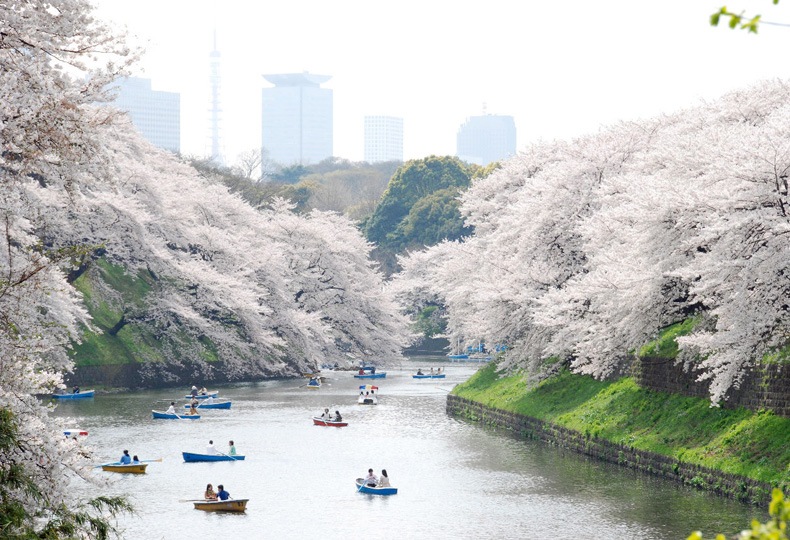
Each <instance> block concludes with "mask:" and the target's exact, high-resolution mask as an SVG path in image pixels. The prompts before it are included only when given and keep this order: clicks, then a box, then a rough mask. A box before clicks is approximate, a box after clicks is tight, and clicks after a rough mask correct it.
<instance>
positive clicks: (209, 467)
mask: <svg viewBox="0 0 790 540" xmlns="http://www.w3.org/2000/svg"><path fill="white" fill-rule="evenodd" d="M426 362H427V361H426V360H425V359H421V360H416V361H409V362H404V364H403V365H402V366H401V368H400V369H393V368H390V367H388V368H387V372H388V375H387V378H386V379H382V380H378V381H376V383H377V385H378V386H379V387H380V401H379V405H376V406H360V405H357V404H356V395H357V387H358V385H359V380H358V379H354V378H353V373H351V372H340V373H336V374H332V375H330V378H329V380H328V381H327V382H326V383H325V384H324V385H323V386H322V387H321V389H320V390H315V391H310V390H306V389H304V388H300V385H301V384H303V381H301V380H295V381H267V382H263V383H249V384H235V385H226V386H222V387H220V388H218V389H219V390H220V397H222V398H226V399H231V400H232V401H233V407H232V408H231V409H230V410H213V411H204V412H203V418H201V420H199V421H195V422H186V421H167V420H152V419H151V416H150V414H151V413H150V411H151V409H162V408H165V407H166V405H167V404H168V403H169V401H170V400H171V399H175V398H178V397H180V396H183V394H184V391H183V389H173V390H170V391H167V390H156V391H145V392H137V393H131V394H121V395H98V396H97V397H96V398H95V399H94V400H92V401H91V402H80V403H77V402H74V403H64V404H61V406H59V407H58V409H57V411H56V414H58V415H61V416H64V417H69V418H70V422H72V423H73V425H79V426H80V427H82V428H86V429H88V430H89V431H90V435H89V437H88V443H89V444H90V445H91V446H92V447H93V448H94V449H95V450H96V454H97V462H101V461H107V460H114V459H117V457H118V456H119V455H120V452H121V450H123V449H124V448H127V449H129V450H130V452H131V453H133V454H138V455H140V457H141V458H142V459H156V458H159V457H163V458H164V461H163V462H162V463H152V464H151V465H150V466H149V467H148V474H146V475H144V476H140V477H131V476H129V477H125V476H120V475H116V476H110V475H109V474H108V473H101V472H96V473H95V474H97V475H104V476H103V477H104V478H109V479H110V481H111V487H110V490H111V491H112V492H113V493H126V494H129V495H130V496H131V497H132V499H133V502H134V503H135V504H136V506H137V507H138V511H139V513H138V514H137V515H136V516H134V517H125V518H124V519H123V521H122V525H123V527H124V528H125V529H126V537H127V538H135V539H137V538H144V539H149V538H150V539H158V538H175V537H176V536H183V535H184V534H199V535H201V536H210V537H219V536H228V535H232V536H233V537H234V539H236V540H239V539H246V538H250V539H257V538H283V537H286V536H288V537H290V536H294V535H297V536H298V537H300V538H354V537H359V536H369V535H374V536H376V537H377V538H557V539H574V540H579V539H600V538H629V539H667V538H685V537H686V536H687V535H688V533H689V532H690V531H691V530H693V529H695V528H701V529H703V531H705V532H707V533H708V534H710V533H712V532H714V531H722V532H734V531H737V530H739V529H740V528H742V527H744V526H745V525H746V524H748V522H749V520H750V519H751V517H752V516H753V515H754V514H759V512H757V511H756V510H755V509H753V508H750V507H747V506H744V505H741V504H739V503H736V502H733V501H728V500H723V499H719V498H716V497H713V496H712V495H709V494H704V493H701V492H696V491H691V490H688V489H685V488H683V487H680V486H677V485H675V484H672V483H668V482H663V481H660V480H657V479H654V478H651V477H647V476H644V475H641V474H637V473H634V472H632V471H626V470H622V469H620V468H617V467H614V466H610V465H606V464H602V463H600V462H596V461H592V460H590V459H588V458H585V457H583V456H578V455H576V454H569V453H563V452H562V451H561V450H558V449H556V448H552V447H546V446H543V445H541V444H540V443H536V442H529V441H526V442H525V441H519V440H515V439H513V438H511V437H509V436H506V435H503V434H501V433H496V432H493V431H490V430H487V429H484V428H481V427H479V426H477V425H474V424H469V423H467V422H465V421H459V420H456V419H452V418H448V417H447V416H446V415H445V413H444V407H445V399H446V395H447V391H448V390H449V389H450V388H452V386H453V385H455V384H457V383H458V382H461V381H463V380H465V379H467V378H468V377H469V376H470V375H471V374H472V373H474V371H475V370H476V369H477V368H478V367H479V365H477V364H449V365H447V378H446V379H444V380H440V381H437V380H430V379H428V380H415V379H412V378H411V374H412V373H413V372H415V371H416V368H417V367H423V368H425V367H426V365H427V363H426ZM176 402H177V403H178V404H183V403H184V400H183V399H180V400H176ZM324 407H330V408H331V410H336V409H339V410H340V411H341V413H342V414H343V417H344V419H345V420H347V421H348V422H349V426H348V427H345V428H340V429H338V428H326V427H319V426H314V425H312V422H311V417H312V416H313V415H316V414H319V413H320V412H321V411H322V410H323V408H324ZM209 439H213V440H214V442H215V443H216V445H217V447H218V448H220V449H224V448H225V447H226V445H227V441H228V440H231V439H233V440H234V441H235V443H236V446H237V448H238V451H239V453H241V454H245V455H246V460H245V461H244V462H236V463H234V462H219V463H183V460H182V459H181V454H180V453H181V452H182V451H202V450H203V449H204V448H205V446H206V444H207V442H208V440H209ZM369 467H373V468H374V469H376V472H377V473H378V472H379V471H380V470H381V469H382V468H386V469H387V471H388V472H389V475H390V478H391V481H392V484H393V485H394V486H395V487H398V488H399V493H398V495H395V496H392V497H380V496H374V495H365V494H360V493H357V492H356V488H355V485H354V479H355V478H357V477H359V476H362V475H363V474H364V473H365V471H367V469H368V468H369ZM209 482H211V483H212V484H214V485H215V486H216V485H217V484H224V485H225V487H226V489H227V490H228V491H229V492H230V493H231V495H232V496H233V497H237V498H249V499H250V502H249V505H248V507H247V508H248V509H247V513H246V515H217V514H211V513H204V512H200V511H197V510H193V509H192V505H191V504H188V503H179V502H178V501H179V500H184V499H191V498H194V497H198V496H200V494H202V491H203V489H205V486H206V484H207V483H209ZM78 489H81V490H84V489H85V488H84V487H79V488H78ZM758 517H762V516H761V515H759V516H758Z"/></svg>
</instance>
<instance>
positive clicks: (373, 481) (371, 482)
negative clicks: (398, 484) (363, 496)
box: [363, 469, 379, 487]
mask: <svg viewBox="0 0 790 540" xmlns="http://www.w3.org/2000/svg"><path fill="white" fill-rule="evenodd" d="M363 483H364V484H365V485H366V486H368V487H376V486H377V485H378V483H379V477H378V476H376V473H374V472H373V469H368V475H367V476H366V477H365V479H364V480H363Z"/></svg>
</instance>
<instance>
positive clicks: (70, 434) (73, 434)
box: [63, 429, 88, 437]
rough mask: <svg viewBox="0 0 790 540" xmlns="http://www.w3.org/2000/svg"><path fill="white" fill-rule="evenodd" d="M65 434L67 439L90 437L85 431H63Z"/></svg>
mask: <svg viewBox="0 0 790 540" xmlns="http://www.w3.org/2000/svg"><path fill="white" fill-rule="evenodd" d="M63 434H64V435H65V436H66V437H77V436H81V437H87V436H88V432H87V431H85V430H84V429H66V430H64V431H63Z"/></svg>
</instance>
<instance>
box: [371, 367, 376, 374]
mask: <svg viewBox="0 0 790 540" xmlns="http://www.w3.org/2000/svg"><path fill="white" fill-rule="evenodd" d="M374 373H376V366H370V374H371V375H373V374H374Z"/></svg>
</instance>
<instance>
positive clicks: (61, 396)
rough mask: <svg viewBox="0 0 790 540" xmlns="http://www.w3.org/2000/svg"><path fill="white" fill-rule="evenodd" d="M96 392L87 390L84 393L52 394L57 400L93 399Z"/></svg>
mask: <svg viewBox="0 0 790 540" xmlns="http://www.w3.org/2000/svg"><path fill="white" fill-rule="evenodd" d="M93 392H94V390H85V391H84V392H76V393H72V394H52V397H53V398H57V399H82V398H92V397H93Z"/></svg>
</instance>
